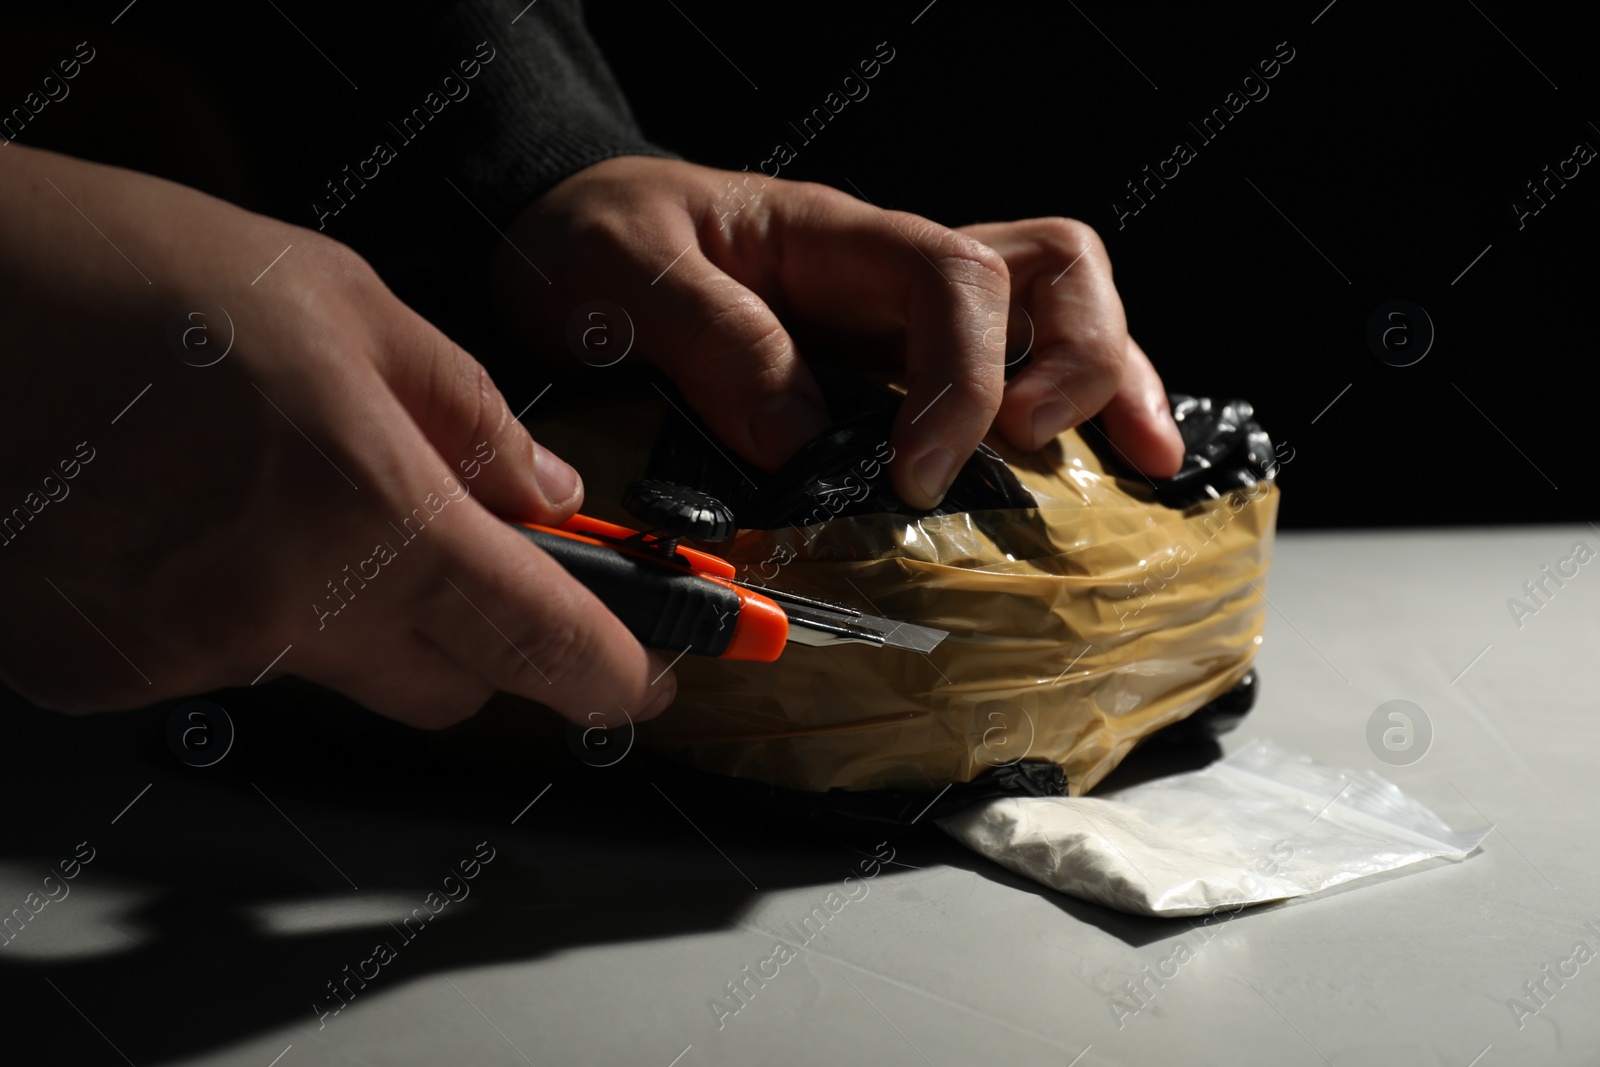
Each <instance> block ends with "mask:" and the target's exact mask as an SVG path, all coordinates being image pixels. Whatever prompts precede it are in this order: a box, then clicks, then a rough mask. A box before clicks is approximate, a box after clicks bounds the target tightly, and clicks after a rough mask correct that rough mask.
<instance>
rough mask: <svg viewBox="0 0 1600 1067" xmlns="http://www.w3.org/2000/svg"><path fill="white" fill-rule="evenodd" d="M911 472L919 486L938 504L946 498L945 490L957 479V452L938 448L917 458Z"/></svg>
mask: <svg viewBox="0 0 1600 1067" xmlns="http://www.w3.org/2000/svg"><path fill="white" fill-rule="evenodd" d="M911 474H912V477H913V479H914V480H915V481H916V483H917V488H919V489H921V490H922V491H923V493H924V494H926V495H927V496H928V497H929V498H930V499H931V500H933V502H934V503H935V504H937V503H938V502H939V501H940V500H943V499H944V494H945V490H947V489H949V488H950V483H951V482H952V481H954V480H955V476H956V457H955V453H953V452H951V451H950V450H949V449H946V448H936V449H934V450H933V451H932V452H929V453H928V454H927V455H925V456H923V457H922V458H921V459H919V460H917V463H916V466H914V467H912V468H911Z"/></svg>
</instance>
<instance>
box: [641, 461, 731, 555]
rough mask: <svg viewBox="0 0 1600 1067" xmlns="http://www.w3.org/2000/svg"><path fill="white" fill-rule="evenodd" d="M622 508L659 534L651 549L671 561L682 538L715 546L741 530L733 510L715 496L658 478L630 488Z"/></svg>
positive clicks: (647, 479)
mask: <svg viewBox="0 0 1600 1067" xmlns="http://www.w3.org/2000/svg"><path fill="white" fill-rule="evenodd" d="M622 506H623V507H625V508H627V510H628V514H629V515H632V516H633V517H634V518H635V519H638V520H639V521H640V522H641V523H643V524H644V525H645V527H646V528H647V529H648V530H651V531H654V532H655V533H656V534H657V536H658V538H659V540H657V541H655V542H652V543H651V547H652V548H653V549H654V550H655V551H658V552H660V553H661V554H662V555H664V556H666V557H668V558H671V557H672V556H674V555H675V554H676V553H677V551H678V541H679V540H680V539H681V538H688V539H689V540H691V541H702V542H707V543H712V544H714V543H716V542H719V541H726V540H728V539H729V538H731V537H732V536H733V535H734V533H736V532H737V530H738V525H737V524H736V523H735V522H734V517H733V511H732V509H731V508H729V507H728V505H726V504H724V503H723V502H722V501H720V500H718V499H717V498H716V497H714V496H711V495H709V494H706V493H702V492H700V491H699V490H698V489H691V488H689V487H688V486H686V485H679V484H677V483H676V482H668V481H663V480H661V479H659V478H646V479H644V480H642V481H637V482H634V483H633V484H632V485H630V486H628V488H627V489H626V490H624V491H623V494H622Z"/></svg>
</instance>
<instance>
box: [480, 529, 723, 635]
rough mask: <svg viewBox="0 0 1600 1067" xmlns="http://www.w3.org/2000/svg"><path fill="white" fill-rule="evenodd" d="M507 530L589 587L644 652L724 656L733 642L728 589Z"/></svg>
mask: <svg viewBox="0 0 1600 1067" xmlns="http://www.w3.org/2000/svg"><path fill="white" fill-rule="evenodd" d="M507 525H509V526H510V527H511V528H512V529H514V530H516V531H517V532H518V533H520V534H521V535H522V536H523V537H526V538H527V539H528V540H529V541H532V542H533V543H534V544H536V545H538V546H539V547H540V548H541V549H543V550H544V552H545V553H546V554H547V555H549V556H550V557H551V558H552V559H554V560H555V561H556V562H557V563H559V564H561V566H562V567H563V568H564V569H565V570H566V572H567V573H568V574H570V575H572V576H573V577H574V578H576V579H577V580H578V581H579V582H581V583H583V584H584V585H585V586H587V587H588V588H589V591H590V592H592V593H594V595H595V596H597V597H599V598H600V601H601V603H603V604H605V606H606V607H608V608H610V609H611V613H612V614H613V615H615V616H616V617H617V618H619V619H621V620H622V624H623V625H624V626H626V627H627V628H628V630H629V632H631V633H632V634H633V636H635V637H637V638H638V639H639V643H640V644H642V645H644V646H645V647H647V648H660V649H669V650H671V651H672V652H684V651H688V652H694V653H696V654H698V655H702V656H720V655H722V653H723V652H724V651H726V650H727V647H728V642H729V641H731V640H732V639H733V626H734V623H735V622H736V621H737V620H738V618H739V606H740V600H739V594H738V593H737V592H735V591H734V590H732V589H730V588H728V587H727V586H725V585H721V584H719V583H717V582H713V581H709V580H708V579H706V578H702V577H700V576H698V575H695V574H691V573H688V572H686V571H681V570H678V569H677V568H676V567H673V566H671V565H670V564H667V563H657V562H655V561H654V560H647V559H641V558H639V557H638V556H633V555H629V554H628V553H626V552H621V551H618V550H617V549H614V548H606V547H604V546H602V545H592V544H590V543H588V542H587V541H579V540H577V539H576V538H572V537H563V536H561V535H560V534H553V533H546V532H545V531H543V530H533V529H529V528H528V527H526V526H521V525H518V524H517V523H508V524H507Z"/></svg>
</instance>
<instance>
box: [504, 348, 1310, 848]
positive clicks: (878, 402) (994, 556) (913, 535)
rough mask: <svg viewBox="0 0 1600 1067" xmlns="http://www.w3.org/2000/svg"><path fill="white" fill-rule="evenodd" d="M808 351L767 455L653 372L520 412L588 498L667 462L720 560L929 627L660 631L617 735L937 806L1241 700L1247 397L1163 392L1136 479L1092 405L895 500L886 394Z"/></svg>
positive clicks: (681, 757)
mask: <svg viewBox="0 0 1600 1067" xmlns="http://www.w3.org/2000/svg"><path fill="white" fill-rule="evenodd" d="M818 376H819V380H820V381H821V383H822V385H823V388H824V391H825V394H826V395H827V399H828V403H829V408H830V411H831V413H832V414H833V416H834V419H835V425H834V427H833V428H832V429H830V430H829V431H827V432H826V433H824V434H822V435H821V436H819V437H818V438H817V439H815V440H813V441H812V442H810V443H809V444H808V445H807V446H806V447H805V448H804V449H802V450H801V452H800V453H799V454H797V455H796V456H795V457H794V459H793V460H792V461H791V462H790V463H788V464H787V465H786V466H785V467H784V468H783V469H782V470H780V471H778V472H776V473H774V474H768V473H764V472H761V471H758V470H755V469H754V468H751V467H749V466H747V465H745V464H743V463H742V462H740V461H739V460H738V458H737V457H735V456H732V455H731V454H729V453H728V452H727V450H726V449H724V448H721V447H720V446H718V445H717V444H715V442H714V440H713V438H712V436H711V435H710V434H709V432H708V431H707V429H706V428H705V427H704V426H703V425H702V424H700V423H699V421H698V420H697V419H695V418H694V416H693V415H692V413H691V412H690V410H689V407H688V405H687V404H686V403H685V402H684V401H683V400H682V399H681V398H680V397H677V396H676V394H675V393H673V392H672V390H671V387H670V386H665V385H662V384H658V385H655V386H654V387H653V388H652V389H650V390H649V391H647V392H646V393H645V394H644V395H643V396H642V397H635V398H632V399H626V400H619V399H617V397H616V395H615V394H612V395H611V396H609V397H607V398H604V399H602V400H599V401H597V402H596V404H595V406H594V407H592V408H590V407H585V406H583V405H571V406H568V407H566V408H565V409H564V410H563V412H562V413H561V415H560V417H559V418H557V419H554V420H552V421H549V422H541V423H538V424H535V425H534V426H533V427H532V429H533V431H534V436H535V437H536V438H537V439H538V440H539V441H540V442H541V443H543V444H545V445H547V446H549V447H550V448H552V449H553V450H555V451H556V452H557V453H558V454H562V453H565V454H567V455H579V456H584V457H585V459H586V463H585V466H584V471H583V473H584V477H585V484H586V486H587V500H586V503H585V511H586V513H588V514H592V515H594V516H595V517H597V518H602V519H609V520H612V521H617V522H623V523H627V522H628V521H629V520H628V517H627V515H626V514H625V513H624V512H623V511H622V510H621V507H620V504H619V503H618V502H619V501H620V500H621V498H622V496H623V491H624V488H625V487H626V486H627V485H628V484H629V483H631V482H633V481H634V480H636V479H638V478H641V477H649V478H655V479H661V480H665V481H668V482H675V483H677V484H680V485H684V486H688V487H692V488H694V489H697V490H700V491H702V492H706V493H709V494H711V495H713V496H715V497H717V498H718V499H720V500H722V501H723V502H724V503H726V504H727V505H728V506H729V507H730V508H731V509H732V510H733V512H734V515H735V517H736V524H737V526H738V528H739V532H738V533H737V534H736V535H735V536H734V538H733V539H732V540H731V541H728V542H725V543H722V544H716V545H700V546H697V547H702V548H705V549H707V550H708V551H713V552H715V553H717V554H718V555H721V556H723V557H724V558H726V559H728V560H730V561H731V562H732V563H734V564H735V565H736V566H737V567H738V569H739V577H740V578H741V579H742V580H744V581H747V582H750V583H753V584H756V585H766V586H769V587H771V588H773V589H782V590H784V591H787V592H792V593H798V594H801V595H805V596H809V597H816V598H819V599H823V600H830V601H835V602H838V603H841V604H845V605H848V606H850V607H853V608H857V609H859V610H861V611H865V612H870V613H872V614H875V615H880V616H883V617H885V618H888V619H892V620H901V621H906V622H911V623H916V624H919V625H923V626H930V627H934V628H936V629H940V630H945V631H948V633H949V637H947V638H946V639H945V640H944V641H943V642H941V643H940V644H939V645H938V646H937V647H935V648H934V649H933V650H932V651H931V652H928V653H922V652H916V651H908V650H898V649H883V648H871V647H865V646H859V645H836V646H830V647H819V648H810V647H797V646H791V647H789V648H788V649H787V650H786V651H785V652H784V654H783V655H782V656H781V657H780V658H779V659H778V660H777V661H776V662H773V663H752V662H737V661H728V660H717V659H709V658H702V657H695V656H686V657H683V658H682V659H680V660H679V661H678V662H677V665H676V667H675V668H674V669H675V671H676V673H677V676H678V686H679V688H678V698H677V701H676V703H675V704H674V705H673V707H672V708H671V709H670V711H669V712H668V713H667V714H665V715H662V716H660V717H658V718H657V719H654V720H652V721H651V722H649V723H647V724H642V725H641V726H640V728H639V737H640V739H641V741H642V742H644V743H646V744H648V745H651V746H652V747H654V748H656V749H658V750H659V751H661V752H662V753H664V754H665V755H667V756H669V757H671V758H673V759H675V760H678V761H680V762H683V763H686V764H688V765H690V766H692V767H695V768H699V769H701V770H705V771H711V772H715V773H717V774H721V775H729V776H733V777H735V778H739V779H744V780H747V781H749V782H753V783H761V784H763V785H766V786H769V787H772V786H776V787H786V788H787V789H790V790H799V791H808V792H810V793H812V794H816V793H821V792H829V791H831V792H830V797H833V798H838V799H839V800H841V802H843V806H844V807H846V808H848V807H850V805H851V803H853V802H854V801H855V800H857V799H859V800H860V801H865V802H868V805H867V806H868V807H870V806H871V805H872V804H873V803H876V805H877V809H878V811H879V813H880V814H882V813H883V812H890V813H893V812H897V811H900V810H902V809H903V810H906V811H909V812H911V813H915V812H916V811H917V810H918V809H921V808H925V806H926V805H927V804H928V802H929V800H930V798H932V797H933V795H934V794H936V793H940V792H941V791H946V790H947V787H948V792H949V794H950V795H949V796H948V797H946V803H944V804H941V809H942V810H948V807H949V802H950V801H956V800H960V799H961V798H962V797H963V796H965V797H966V798H968V799H973V798H976V797H978V796H984V795H989V796H992V795H996V794H1035V795H1041V794H1057V795H1061V794H1067V795H1072V796H1077V795H1080V794H1082V793H1084V792H1085V791H1086V790H1089V789H1091V788H1092V787H1093V786H1094V785H1095V784H1096V783H1097V782H1099V781H1100V780H1101V779H1102V778H1104V777H1105V776H1106V775H1107V774H1108V773H1110V771H1111V770H1112V769H1113V768H1115V767H1116V766H1117V764H1118V763H1119V762H1120V761H1121V760H1122V759H1123V757H1124V756H1126V755H1127V754H1128V753H1129V752H1130V751H1131V750H1132V749H1133V748H1134V746H1135V745H1137V744H1139V743H1140V742H1141V741H1143V740H1144V739H1146V738H1148V737H1149V736H1150V735H1151V734H1153V733H1154V732H1155V731H1158V730H1162V729H1163V728H1166V727H1171V726H1173V725H1174V724H1177V723H1180V722H1182V721H1183V720H1185V719H1188V718H1189V717H1190V716H1193V715H1195V713H1196V712H1197V711H1200V710H1201V709H1208V713H1209V714H1208V721H1211V722H1216V723H1222V724H1224V725H1231V723H1232V722H1233V721H1236V718H1237V716H1238V715H1240V714H1242V713H1243V712H1244V711H1246V710H1248V707H1249V704H1250V701H1251V699H1252V698H1253V694H1254V691H1255V690H1254V685H1253V681H1254V678H1253V675H1252V674H1251V665H1252V661H1253V658H1254V655H1255V652H1256V649H1257V647H1258V646H1259V644H1260V642H1261V631H1262V625H1263V622H1264V613H1265V608H1266V604H1265V600H1264V597H1263V588H1264V585H1263V583H1264V580H1265V576H1266V571H1267V567H1268V565H1269V562H1270V559H1271V550H1272V541H1273V531H1274V519H1275V517H1276V513H1277V502H1278V491H1277V489H1276V487H1275V485H1274V481H1273V479H1274V476H1275V474H1276V472H1277V467H1278V459H1277V457H1275V455H1274V452H1273V446H1272V443H1271V441H1270V440H1269V439H1268V437H1267V435H1266V433H1265V432H1264V431H1263V430H1262V429H1261V428H1260V426H1259V425H1257V424H1256V423H1255V421H1254V419H1253V412H1252V410H1251V408H1250V406H1249V405H1248V404H1245V403H1243V402H1241V401H1233V402H1229V403H1226V404H1220V403H1213V402H1211V401H1208V400H1198V399H1193V398H1188V397H1174V398H1173V401H1174V415H1175V417H1176V418H1177V419H1178V425H1179V428H1180V431H1181V432H1182V433H1183V435H1184V441H1185V451H1186V457H1185V461H1184V466H1183V470H1182V471H1181V472H1180V473H1179V475H1178V476H1177V477H1175V478H1172V479H1169V480H1165V481H1162V482H1151V481H1149V480H1146V479H1144V478H1143V477H1141V476H1139V475H1138V474H1136V473H1134V472H1133V471H1132V470H1131V469H1129V468H1128V467H1127V466H1126V465H1125V464H1124V463H1122V462H1121V461H1120V458H1119V457H1118V456H1117V454H1116V452H1115V449H1114V447H1112V446H1111V445H1110V444H1109V442H1108V441H1107V440H1106V438H1105V437H1104V436H1103V435H1102V434H1101V433H1100V431H1099V429H1098V427H1097V426H1095V425H1093V424H1092V423H1091V424H1089V425H1087V426H1085V427H1083V428H1081V430H1072V431H1068V432H1066V433H1063V434H1061V435H1060V436H1059V437H1058V438H1057V439H1056V440H1055V441H1054V442H1053V443H1052V444H1050V445H1049V446H1047V447H1046V448H1044V449H1043V450H1041V451H1040V452H1037V453H1034V454H1024V453H1020V452H1017V451H1015V450H1012V449H1010V448H1009V447H1008V446H1006V445H1005V444H1004V443H1003V442H1002V441H1000V440H999V439H998V437H997V436H995V435H991V437H990V439H989V441H988V442H987V443H986V444H985V446H984V447H982V448H980V449H979V451H978V453H977V454H976V455H974V456H973V458H972V460H971V461H969V462H968V463H967V464H966V466H965V467H964V468H963V469H962V471H961V472H960V474H959V475H958V476H957V479H956V482H955V484H954V485H953V486H952V488H951V490H950V492H949V494H948V495H947V496H946V498H945V500H944V501H943V502H942V503H941V505H940V507H939V508H937V509H935V510H934V511H932V512H920V511H914V510H911V509H908V508H907V507H906V506H905V505H904V504H903V503H902V502H901V501H900V500H899V499H898V498H897V497H896V496H895V494H894V493H893V490H892V489H891V488H890V486H889V480H888V464H889V463H890V462H892V460H893V450H892V448H891V447H890V445H889V443H888V436H889V428H890V425H891V423H892V421H893V418H894V414H895V410H896V407H897V405H898V401H899V395H898V394H897V393H895V392H893V391H891V390H889V389H887V388H885V387H883V386H880V385H877V384H876V383H872V382H868V381H866V380H864V379H858V378H853V377H847V376H844V375H842V374H839V373H837V372H825V371H823V369H821V368H819V375H818ZM669 651H670V650H669ZM1197 721H1198V718H1197ZM1191 728H1192V726H1191ZM869 792H870V796H869V795H868V793H869ZM874 798H876V799H875V800H874ZM856 807H857V808H861V807H862V805H860V804H856ZM936 814H938V813H936ZM891 817H892V815H891Z"/></svg>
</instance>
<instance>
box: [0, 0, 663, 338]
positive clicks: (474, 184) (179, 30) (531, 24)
mask: <svg viewBox="0 0 1600 1067" xmlns="http://www.w3.org/2000/svg"><path fill="white" fill-rule="evenodd" d="M125 3H126V0H116V2H115V3H112V4H110V5H109V6H108V7H107V10H106V12H104V13H103V14H104V17H103V18H94V19H90V18H87V17H75V18H73V19H72V20H70V21H68V20H62V19H59V18H58V19H52V20H47V21H43V22H38V21H35V22H20V21H19V20H17V19H15V18H13V17H10V16H7V17H5V18H4V19H3V25H0V60H3V61H0V70H3V71H4V73H3V74H0V93H3V94H4V95H0V132H3V133H5V134H6V135H7V136H14V137H15V139H16V140H17V141H18V143H21V144H31V145H36V146H38V147H44V148H53V149H56V150H59V151H63V152H67V153H69V154H72V155H77V156H80V157H82V158H86V159H93V160H97V161H101V162H108V163H114V164H118V165H122V166H129V167H133V168H134V169H138V170H143V171H146V172H149V173H154V174H159V175H162V176H164V177H170V178H173V179H174V180H178V181H183V182H185V183H187V184H190V185H193V186H195V187H197V188H201V189H204V190H205V191H207V192H212V193H214V194H216V195H219V196H223V197H224V198H226V199H229V200H232V201H234V202H236V203H239V204H240V205H241V206H244V207H249V208H251V209H253V210H256V211H261V212H263V213H265V214H269V215H273V216H275V217H278V218H282V219H284V220H286V221H289V222H293V223H297V224H299V225H303V226H307V227H310V228H312V229H321V230H322V232H324V233H326V234H327V235H328V236H330V237H333V238H335V239H337V240H340V241H343V242H345V243H347V244H349V245H351V246H352V247H354V248H355V249H356V250H357V251H359V252H361V253H362V254H363V255H365V256H366V257H367V258H368V259H369V260H370V261H371V262H372V263H373V265H374V266H375V267H376V268H377V269H378V271H379V273H380V274H382V275H383V276H384V278H385V280H386V281H388V283H389V284H390V286H391V287H392V288H393V289H395V291H396V292H397V293H398V294H399V295H400V296H401V298H402V299H404V300H406V301H407V303H409V304H411V305H412V306H413V307H415V308H417V310H419V311H421V312H422V313H423V314H424V315H426V316H427V317H429V318H430V319H432V320H433V321H435V322H436V323H437V324H439V325H440V326H441V327H442V328H444V329H445V330H446V332H448V333H450V334H451V335H452V336H455V337H456V338H457V339H458V340H460V341H461V342H462V343H464V344H466V345H467V346H468V348H469V349H470V350H472V351H474V353H475V354H478V355H479V356H480V358H484V357H490V356H493V354H494V353H495V351H496V350H497V348H498V347H499V346H500V341H499V339H498V337H497V331H495V330H494V329H493V328H492V326H491V323H490V317H489V313H488V308H487V304H486V303H485V300H484V284H483V282H484V273H485V269H486V265H487V261H488V257H489V254H490V252H491V251H492V250H493V248H494V246H495V244H496V243H497V242H498V241H500V240H501V237H500V232H503V231H504V230H505V229H506V228H507V226H508V225H509V223H510V221H511V219H513V218H514V217H515V216H516V214H517V212H518V211H519V210H520V209H521V208H522V207H523V206H525V205H526V204H528V203H529V202H531V201H532V200H534V199H535V198H537V197H538V196H539V195H540V194H541V193H543V192H545V191H546V190H548V189H549V188H550V187H551V186H553V185H555V184H556V183H557V182H559V181H561V180H562V179H563V178H565V177H567V176H568V175H570V174H573V173H574V172H576V171H578V170H580V169H582V168H584V167H586V166H588V165H590V164H592V163H596V162H599V161H600V160H603V159H607V158H609V157H612V156H616V155H626V154H645V155H656V156H665V155H670V153H668V152H665V151H663V150H662V149H660V148H658V147H656V146H654V145H652V144H650V143H649V142H648V141H647V140H646V139H645V138H644V136H643V135H642V134H641V133H640V132H639V129H638V127H637V125H636V124H635V123H634V120H633V116H632V115H631V113H630V112H629V109H628V105H627V101H626V100H625V99H624V98H623V96H622V92H621V90H620V89H619V88H618V86H617V83H616V81H615V80H614V79H613V77H612V76H611V73H610V71H609V70H608V69H607V67H606V64H605V61H604V59H603V57H602V56H601V55H600V52H599V50H598V48H597V47H596V46H595V44H594V42H593V40H591V38H590V37H589V35H588V33H587V31H586V30H585V27H584V24H583V17H582V10H581V5H580V3H579V2H578V0H536V2H534V3H529V2H528V0H454V2H450V0H433V2H419V0H399V2H389V3H375V2H349V0H336V2H333V3H326V4H322V5H320V6H319V5H316V4H313V3H311V2H309V0H271V2H268V0H261V2H251V3H245V4H229V5H219V4H214V3H208V4H197V3H187V2H175V0H139V2H136V3H134V4H133V5H132V6H130V7H127V8H126V9H124V5H125ZM119 11H120V12H121V14H120V15H118V12H119ZM113 16H115V17H116V22H115V24H114V25H113V24H112V23H111V19H112V17H113ZM80 42H83V43H84V46H80ZM58 53H59V54H58ZM90 54H92V58H90V59H89V60H88V61H87V62H84V63H81V64H80V66H79V69H78V71H77V74H76V76H75V77H74V78H73V79H71V80H70V81H68V82H65V83H64V84H63V81H62V79H61V78H60V76H59V74H60V72H59V71H58V70H57V65H58V62H59V61H60V60H61V59H64V58H70V57H73V56H74V55H79V56H81V55H90ZM52 73H55V74H56V75H57V77H56V80H55V81H54V82H52V83H48V84H43V85H42V88H43V90H44V91H43V92H42V93H38V94H36V95H35V96H32V97H29V96H28V94H29V93H30V92H32V91H34V90H39V89H40V88H41V83H42V80H43V78H45V77H46V76H49V75H51V74H52ZM63 90H65V91H66V93H65V95H63ZM49 94H55V95H58V96H61V98H60V99H58V100H56V99H50V98H49ZM40 100H43V101H44V103H43V104H42V105H40V104H39V101H40ZM13 105H15V106H16V107H20V108H22V109H23V110H22V111H21V112H20V113H18V114H16V115H14V116H13V117H12V121H11V122H10V124H9V125H5V124H4V123H3V119H4V117H5V116H6V115H9V114H11V112H9V111H7V110H6V109H9V108H12V107H13ZM31 107H38V108H39V110H38V111H36V112H35V111H32V110H30V108H31ZM535 258H537V257H535Z"/></svg>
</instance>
